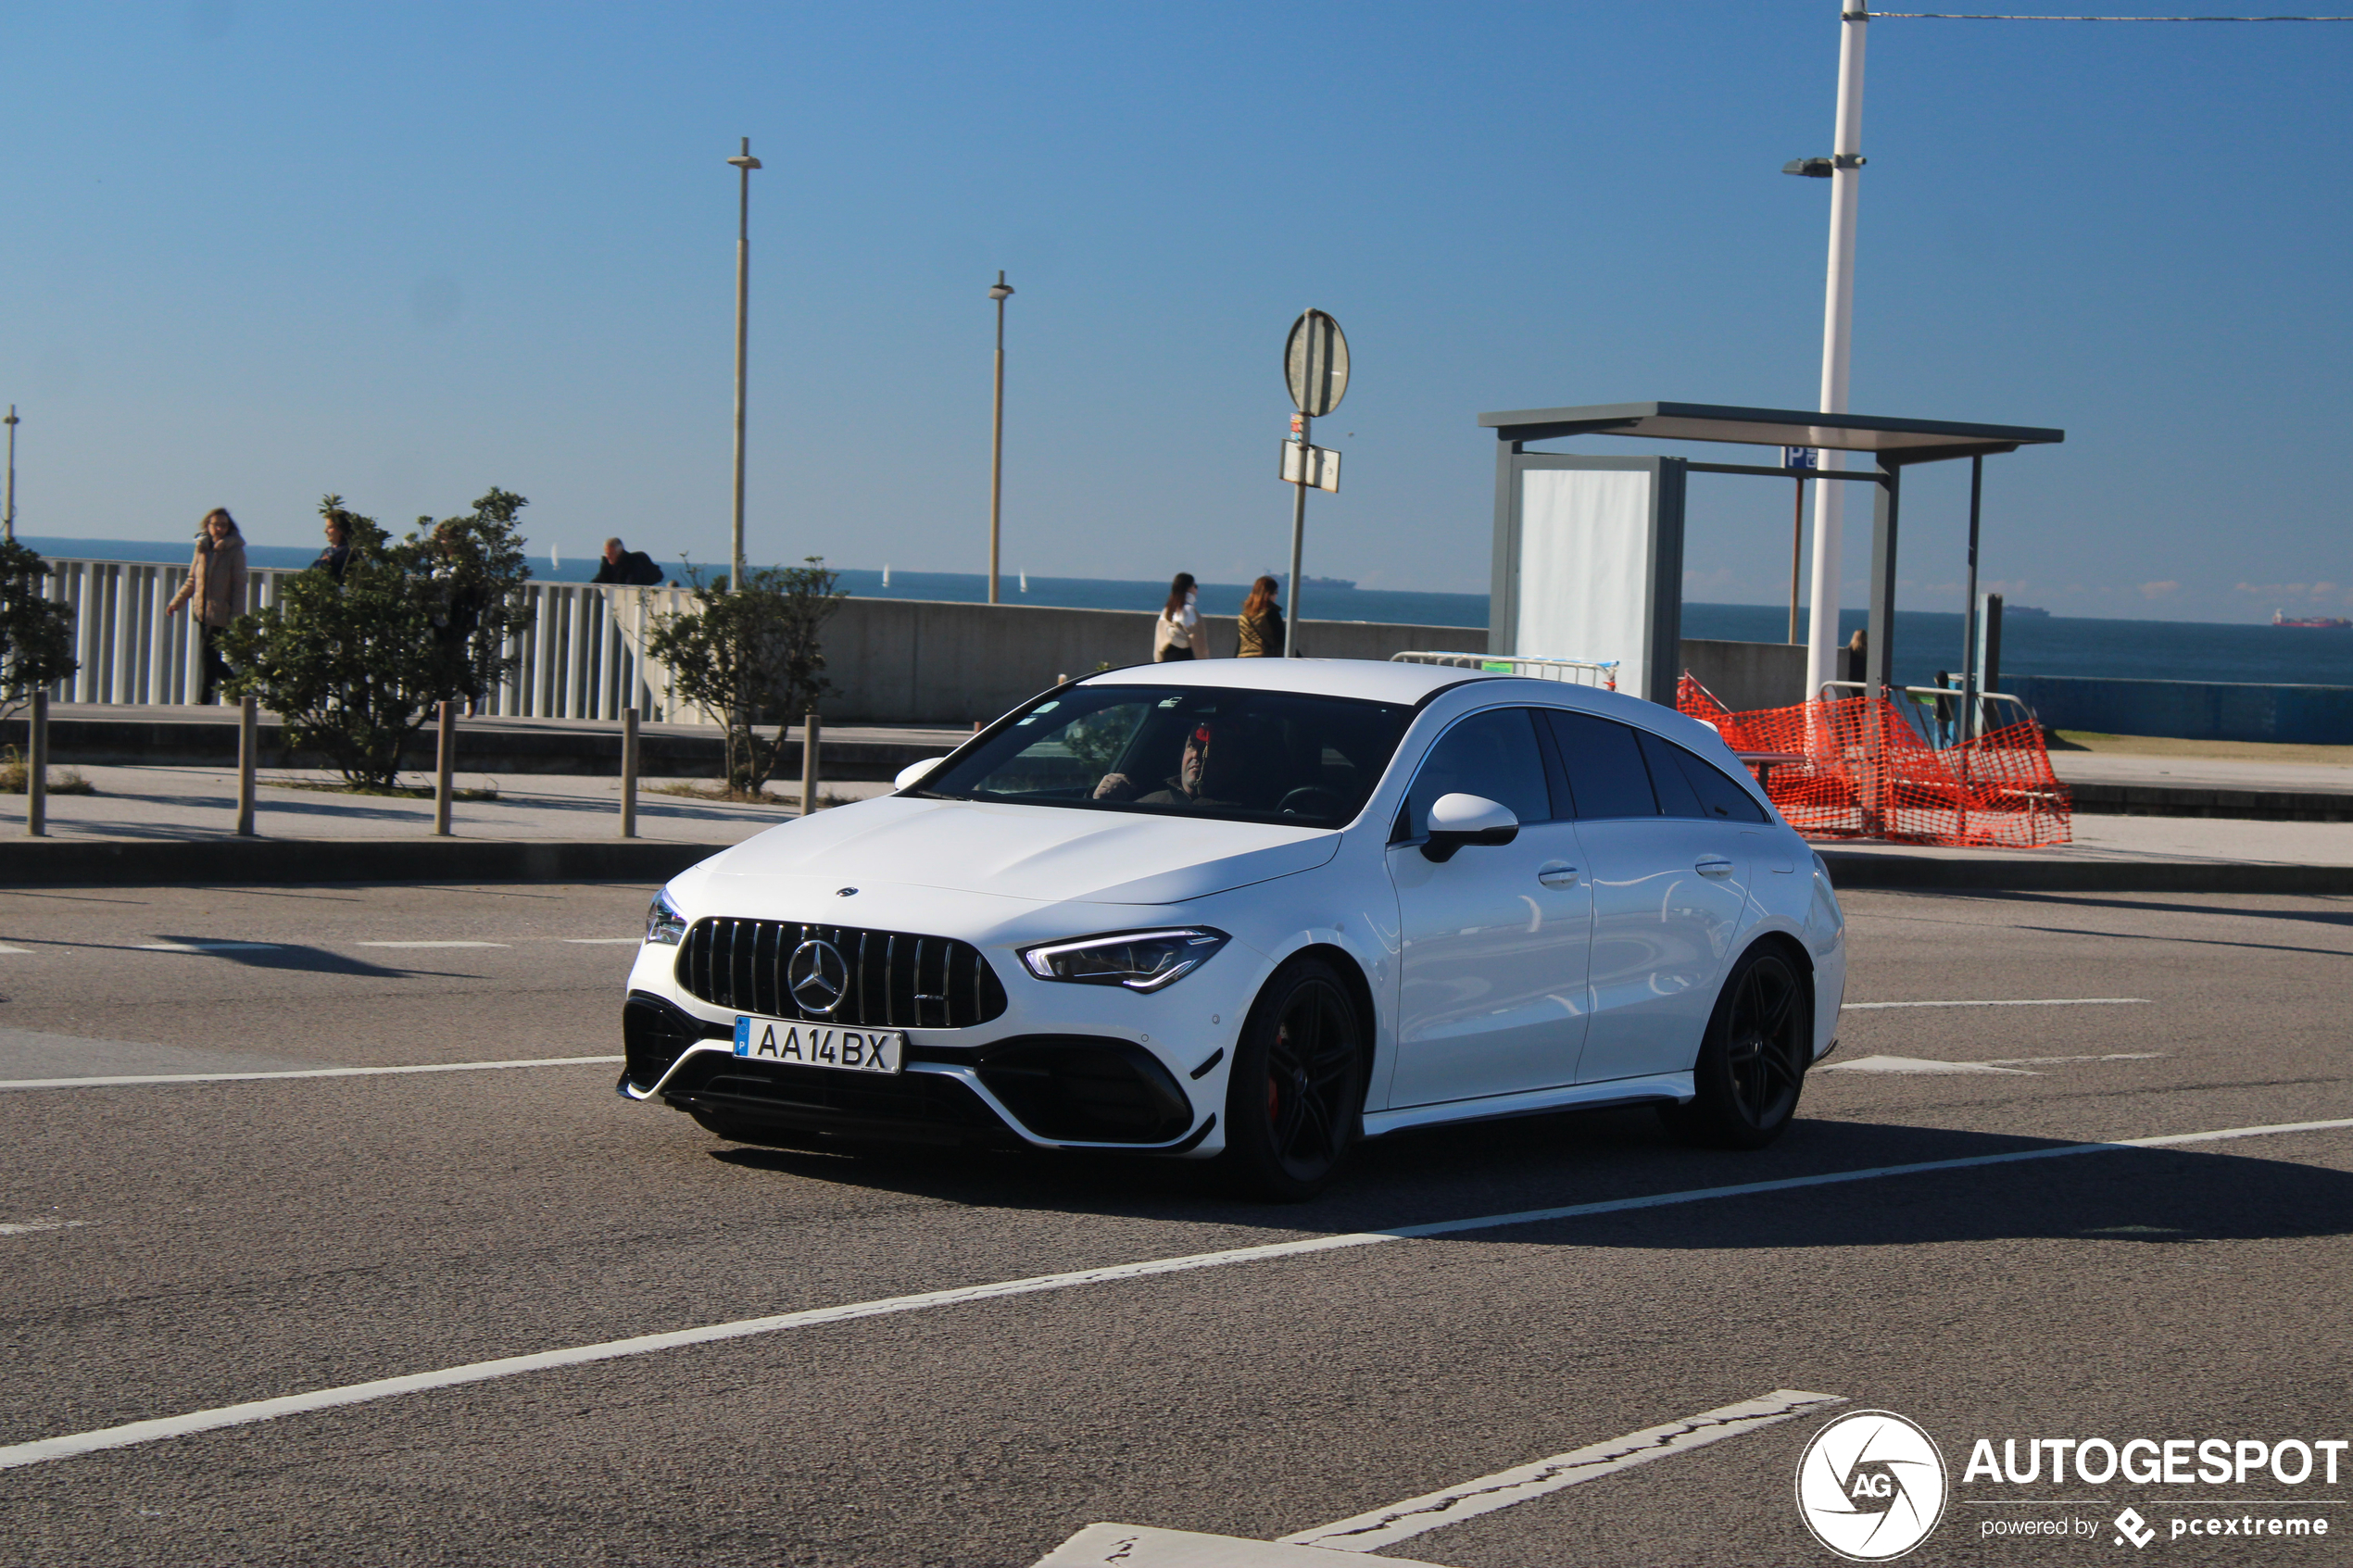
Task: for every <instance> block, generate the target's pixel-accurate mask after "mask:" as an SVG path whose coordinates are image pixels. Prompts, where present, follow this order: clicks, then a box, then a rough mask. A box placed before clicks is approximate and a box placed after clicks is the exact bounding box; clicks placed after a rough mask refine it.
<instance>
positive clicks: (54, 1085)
mask: <svg viewBox="0 0 2353 1568" xmlns="http://www.w3.org/2000/svg"><path fill="white" fill-rule="evenodd" d="M622 1060H626V1059H625V1058H623V1057H617V1056H537V1057H529V1058H525V1059H522V1060H510V1061H428V1062H422V1063H419V1064H418V1065H416V1066H413V1067H301V1068H294V1069H291V1070H282V1071H278V1072H272V1073H117V1074H114V1075H112V1076H110V1077H104V1078H0V1089H111V1088H117V1087H120V1086H121V1085H126V1084H243V1083H251V1082H253V1081H256V1080H258V1079H262V1078H384V1077H391V1076H395V1075H396V1074H400V1073H490V1072H495V1071H496V1070H497V1069H499V1068H502V1067H585V1066H593V1065H603V1066H610V1065H611V1064H612V1063H614V1062H616V1061H622Z"/></svg>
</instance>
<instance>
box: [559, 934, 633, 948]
mask: <svg viewBox="0 0 2353 1568" xmlns="http://www.w3.org/2000/svg"><path fill="white" fill-rule="evenodd" d="M563 940H564V941H566V942H569V943H571V944H572V945H573V947H618V946H620V945H621V944H622V943H623V942H626V943H628V944H629V945H630V946H631V947H636V946H637V945H638V944H639V943H641V942H643V941H644V940H645V938H644V937H642V936H567V937H565V938H563Z"/></svg>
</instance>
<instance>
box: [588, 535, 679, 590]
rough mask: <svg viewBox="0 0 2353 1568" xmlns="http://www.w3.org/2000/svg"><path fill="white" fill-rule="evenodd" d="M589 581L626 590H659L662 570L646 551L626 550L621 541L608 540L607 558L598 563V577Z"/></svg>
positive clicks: (606, 543) (606, 544)
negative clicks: (615, 585)
mask: <svg viewBox="0 0 2353 1568" xmlns="http://www.w3.org/2000/svg"><path fill="white" fill-rule="evenodd" d="M588 581H589V582H591V583H614V584H618V585H620V586H622V587H625V588H659V587H661V568H660V567H658V566H656V565H655V564H654V558H653V557H651V556H649V555H648V554H646V552H645V551H643V550H631V549H624V548H623V547H622V543H621V541H620V540H618V539H608V540H606V541H605V558H604V559H603V560H601V561H599V562H598V563H597V575H596V576H594V577H591V578H590V579H588Z"/></svg>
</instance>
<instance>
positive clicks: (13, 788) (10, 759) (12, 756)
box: [0, 746, 98, 795]
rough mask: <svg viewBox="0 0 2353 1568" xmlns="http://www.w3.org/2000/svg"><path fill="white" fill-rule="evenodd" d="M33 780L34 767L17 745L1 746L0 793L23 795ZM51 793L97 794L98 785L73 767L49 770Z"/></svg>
mask: <svg viewBox="0 0 2353 1568" xmlns="http://www.w3.org/2000/svg"><path fill="white" fill-rule="evenodd" d="M31 782H32V769H31V766H30V765H28V764H27V763H26V761H25V759H24V753H22V752H20V751H19V750H18V749H17V748H16V747H15V746H6V747H0V795H22V794H23V793H24V792H25V786H26V785H27V784H31ZM49 793H50V794H51V795H95V794H97V793H98V786H97V785H96V784H92V783H91V782H90V781H89V780H88V779H85V778H83V777H82V774H81V772H80V771H77V770H75V769H72V768H52V769H50V770H49Z"/></svg>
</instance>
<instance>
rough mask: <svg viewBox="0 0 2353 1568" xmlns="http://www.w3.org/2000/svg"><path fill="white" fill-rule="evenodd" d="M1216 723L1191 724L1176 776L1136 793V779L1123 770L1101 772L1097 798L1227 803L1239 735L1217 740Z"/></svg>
mask: <svg viewBox="0 0 2353 1568" xmlns="http://www.w3.org/2000/svg"><path fill="white" fill-rule="evenodd" d="M1217 734H1218V730H1217V725H1216V723H1215V722H1214V721H1212V720H1208V719H1203V720H1202V721H1200V722H1199V723H1197V724H1195V725H1194V726H1193V729H1192V733H1191V734H1189V735H1187V736H1186V737H1185V750H1184V755H1183V756H1182V757H1180V758H1179V759H1177V764H1176V777H1174V778H1171V779H1168V780H1166V781H1164V784H1163V785H1162V787H1161V788H1159V789H1156V790H1153V791H1152V792H1151V794H1150V795H1139V794H1137V793H1136V788H1137V786H1136V782H1135V781H1134V780H1133V779H1131V778H1129V777H1128V776H1127V775H1126V773H1105V774H1104V775H1103V777H1102V782H1101V784H1097V785H1096V786H1095V798H1096V799H1098V800H1124V801H1133V802H1134V803H1135V804H1137V805H1139V806H1231V805H1235V804H1237V802H1235V801H1233V800H1231V799H1229V798H1227V794H1228V792H1229V791H1230V790H1232V789H1233V787H1234V786H1235V785H1236V784H1239V783H1240V782H1241V777H1242V772H1243V759H1242V757H1241V747H1240V746H1239V744H1238V742H1239V736H1235V737H1233V738H1231V739H1229V740H1228V741H1227V743H1226V744H1225V745H1224V746H1219V745H1218V743H1217Z"/></svg>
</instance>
